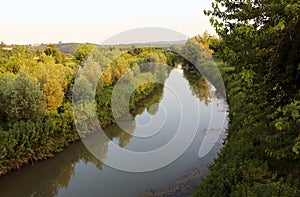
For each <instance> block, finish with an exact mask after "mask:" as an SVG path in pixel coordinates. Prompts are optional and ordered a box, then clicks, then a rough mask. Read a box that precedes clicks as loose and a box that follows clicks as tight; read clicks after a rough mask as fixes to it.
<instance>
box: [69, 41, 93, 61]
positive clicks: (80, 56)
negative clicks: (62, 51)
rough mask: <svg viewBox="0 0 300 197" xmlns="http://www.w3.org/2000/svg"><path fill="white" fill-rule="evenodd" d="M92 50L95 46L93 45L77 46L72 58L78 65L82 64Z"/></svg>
mask: <svg viewBox="0 0 300 197" xmlns="http://www.w3.org/2000/svg"><path fill="white" fill-rule="evenodd" d="M94 49H96V46H95V45H93V44H82V45H79V46H78V47H77V48H76V50H75V52H74V57H75V59H76V60H77V61H78V62H79V64H82V62H83V61H84V60H86V58H87V56H88V54H89V53H90V52H92V51H93V50H94Z"/></svg>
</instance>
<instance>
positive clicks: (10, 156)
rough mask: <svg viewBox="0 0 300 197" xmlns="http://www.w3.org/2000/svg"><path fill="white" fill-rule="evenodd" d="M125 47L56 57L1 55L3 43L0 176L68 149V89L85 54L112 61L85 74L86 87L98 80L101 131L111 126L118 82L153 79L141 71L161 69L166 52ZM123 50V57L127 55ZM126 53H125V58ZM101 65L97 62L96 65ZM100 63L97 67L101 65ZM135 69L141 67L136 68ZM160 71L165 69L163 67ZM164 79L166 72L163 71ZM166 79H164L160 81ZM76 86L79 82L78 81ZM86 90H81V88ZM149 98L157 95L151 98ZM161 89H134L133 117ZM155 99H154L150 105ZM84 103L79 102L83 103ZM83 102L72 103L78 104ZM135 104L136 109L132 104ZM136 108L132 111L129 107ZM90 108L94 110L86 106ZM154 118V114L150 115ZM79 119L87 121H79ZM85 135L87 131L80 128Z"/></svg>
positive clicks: (152, 73)
mask: <svg viewBox="0 0 300 197" xmlns="http://www.w3.org/2000/svg"><path fill="white" fill-rule="evenodd" d="M129 49H130V47H103V48H101V49H96V47H95V46H94V45H90V44H84V45H79V46H78V47H77V49H76V50H75V52H74V55H72V56H71V55H66V54H63V53H61V52H60V50H59V49H58V48H57V47H56V46H55V45H48V46H46V47H43V50H42V51H41V50H40V47H37V48H32V47H31V48H30V47H23V46H13V47H12V49H9V50H7V49H6V48H5V45H4V43H2V44H1V48H0V84H1V85H0V100H1V104H0V105H1V106H0V136H1V141H0V155H1V159H0V174H1V175H3V174H6V173H8V172H9V171H10V170H14V169H18V168H20V167H21V166H23V165H25V164H28V163H33V162H35V161H38V160H42V159H45V158H48V157H52V156H53V154H54V153H55V152H59V151H61V150H62V149H63V148H64V147H66V146H67V145H68V144H69V143H71V142H74V141H76V140H78V139H79V135H78V133H77V130H76V128H75V124H74V118H73V110H74V109H72V93H73V85H74V80H75V76H76V73H77V70H78V68H79V67H80V66H82V63H83V61H84V60H85V59H87V61H89V60H88V59H89V58H88V57H87V56H88V54H89V53H90V52H91V51H94V53H93V54H96V56H94V57H93V58H94V59H93V61H96V62H97V58H99V57H116V58H115V59H114V61H112V62H110V61H109V60H110V59H109V58H107V62H106V67H103V69H102V70H101V71H100V73H99V72H95V71H94V70H88V71H87V78H86V79H83V80H87V83H84V85H88V83H89V80H94V79H95V78H97V77H95V75H97V74H98V75H101V78H100V81H99V86H98V88H97V91H96V97H95V98H96V110H97V112H98V119H99V122H100V124H101V125H102V126H103V127H106V126H108V125H110V124H112V123H114V122H115V119H114V117H113V115H112V111H111V103H110V102H111V94H112V90H113V86H114V84H115V83H116V82H117V81H118V79H119V78H120V77H121V76H122V75H124V74H125V73H129V74H127V75H128V77H133V76H135V79H136V80H139V79H144V78H150V79H152V78H159V77H161V76H160V75H158V74H157V73H159V72H160V71H161V70H159V72H158V70H156V67H155V66H153V67H151V66H150V67H147V66H146V67H145V65H146V64H144V63H147V62H150V61H151V62H152V63H155V62H156V63H159V64H161V65H166V64H167V63H168V62H167V61H168V59H170V58H167V57H168V56H169V55H170V52H167V51H166V50H160V49H150V48H141V49H140V50H129ZM128 50H129V51H128ZM126 51H127V52H126ZM102 60H103V59H102ZM102 63H103V62H102ZM140 65H141V66H140ZM164 68H166V66H164ZM165 72H167V73H168V70H165ZM166 77H167V75H164V78H162V79H161V80H165V79H166ZM79 81H80V80H79ZM136 83H138V81H136ZM82 88H86V87H82ZM152 93H157V95H153V96H151V94H152ZM161 95H162V87H161V86H160V85H157V84H155V83H146V84H144V85H143V86H141V87H139V89H137V90H136V91H135V92H134V94H133V95H131V100H130V111H131V113H132V115H133V116H135V115H136V114H138V113H140V112H142V111H143V108H145V107H147V106H145V104H143V103H142V102H141V100H145V99H150V101H151V99H152V101H153V102H158V101H157V99H160V98H161ZM155 98H156V99H155ZM83 100H84V99H83ZM83 100H80V101H76V102H79V103H80V102H81V104H84V102H83ZM138 103H140V104H138ZM135 104H137V105H135ZM90 107H92V108H94V106H90ZM153 113H155V112H153ZM81 118H89V117H88V116H82V117H81ZM84 126H85V127H86V130H87V132H91V131H93V125H89V122H88V121H87V124H86V125H84ZM126 134H127V133H125V132H124V134H120V136H121V137H120V146H125V145H126V144H127V143H128V141H129V140H130V138H131V136H130V135H129V134H127V135H126Z"/></svg>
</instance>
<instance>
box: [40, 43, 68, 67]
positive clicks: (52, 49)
mask: <svg viewBox="0 0 300 197" xmlns="http://www.w3.org/2000/svg"><path fill="white" fill-rule="evenodd" d="M44 53H45V54H46V55H47V56H52V57H54V59H55V63H57V64H60V63H63V61H64V57H63V54H62V53H61V51H60V50H59V48H57V47H56V46H55V45H54V44H49V45H47V47H46V49H45V51H44Z"/></svg>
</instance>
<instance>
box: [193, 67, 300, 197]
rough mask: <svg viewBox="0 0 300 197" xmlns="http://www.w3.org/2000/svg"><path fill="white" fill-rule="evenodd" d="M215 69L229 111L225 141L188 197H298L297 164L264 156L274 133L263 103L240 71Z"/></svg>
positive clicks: (299, 173)
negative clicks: (222, 85) (207, 171)
mask: <svg viewBox="0 0 300 197" xmlns="http://www.w3.org/2000/svg"><path fill="white" fill-rule="evenodd" d="M219 64H220V70H221V71H222V75H223V79H224V82H225V85H226V91H227V99H228V103H229V106H230V107H229V119H230V122H229V127H228V129H227V138H226V139H225V146H224V147H223V149H222V150H221V153H220V157H218V158H217V159H216V160H215V162H214V163H213V164H212V166H211V167H210V172H209V173H208V175H207V176H206V177H205V178H204V179H202V180H201V181H200V184H199V185H198V186H197V189H196V190H195V192H194V194H193V196H201V197H202V196H204V197H205V196H212V195H213V196H265V195H266V194H267V196H269V195H272V196H289V197H291V196H295V197H296V196H298V195H299V192H300V179H299V177H300V171H299V165H298V164H299V163H300V161H299V159H297V158H296V157H295V159H292V158H290V159H287V158H285V157H283V158H276V157H275V158H274V155H270V154H269V152H268V150H271V148H272V146H270V142H268V141H266V140H268V136H270V139H272V135H273V134H272V133H273V132H272V131H273V130H274V128H273V127H272V126H268V125H270V123H268V121H270V120H269V119H266V117H263V116H264V114H263V112H264V110H263V108H264V107H266V106H268V103H265V102H264V98H262V97H261V96H260V95H257V89H256V88H255V87H254V86H253V84H252V83H249V80H252V79H251V76H248V77H249V78H245V74H246V73H245V71H243V72H238V71H237V70H236V69H235V68H234V67H228V66H226V65H225V64H223V63H219ZM254 103H255V104H254ZM253 121H254V122H253ZM285 140H286V139H285ZM291 141H292V140H291ZM289 151H292V150H291V149H290V150H286V152H285V153H284V154H288V152H289ZM287 168H288V169H287Z"/></svg>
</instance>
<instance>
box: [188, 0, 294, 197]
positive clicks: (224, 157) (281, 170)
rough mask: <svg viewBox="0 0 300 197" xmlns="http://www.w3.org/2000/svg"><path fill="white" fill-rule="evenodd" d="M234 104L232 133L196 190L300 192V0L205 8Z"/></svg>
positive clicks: (228, 1) (228, 2)
mask: <svg viewBox="0 0 300 197" xmlns="http://www.w3.org/2000/svg"><path fill="white" fill-rule="evenodd" d="M205 13H206V14H207V15H209V16H211V17H212V18H211V23H212V25H213V26H214V27H215V29H216V31H217V33H218V35H219V36H220V41H219V42H216V41H215V42H213V43H211V48H212V49H213V50H214V51H215V53H214V56H215V58H216V59H219V60H222V61H223V62H224V63H222V62H220V65H219V66H220V69H221V71H222V74H223V78H224V81H225V85H226V90H227V98H228V102H229V106H230V110H229V118H230V124H229V128H228V136H227V138H226V142H225V147H224V148H223V149H222V151H221V153H220V156H219V158H218V159H216V160H215V162H214V164H213V165H212V166H211V167H210V170H211V172H210V173H209V174H208V175H207V177H206V178H205V179H203V180H202V182H201V183H200V185H199V186H198V187H197V189H196V191H195V193H194V196H299V193H300V179H299V177H300V171H299V169H300V153H299V151H300V113H299V110H300V91H299V88H300V86H299V84H300V4H299V1H293V0H291V1H278V0H266V1H260V0H258V1H257V0H255V1H254V0H253V1H252V0H251V1H248V0H247V1H246V0H241V1H234V0H215V2H214V3H213V9H212V10H208V11H205Z"/></svg>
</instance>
